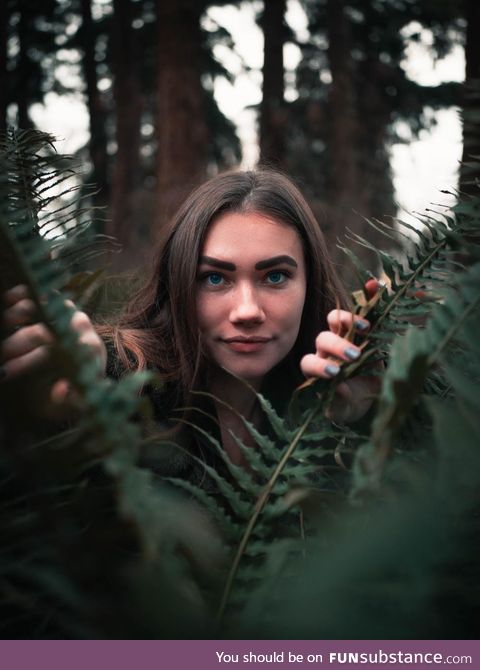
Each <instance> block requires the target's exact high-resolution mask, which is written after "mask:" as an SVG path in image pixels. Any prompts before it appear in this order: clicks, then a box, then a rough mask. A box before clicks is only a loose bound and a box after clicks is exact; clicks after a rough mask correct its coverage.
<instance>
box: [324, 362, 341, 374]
mask: <svg viewBox="0 0 480 670" xmlns="http://www.w3.org/2000/svg"><path fill="white" fill-rule="evenodd" d="M325 372H326V373H327V375H328V376H329V377H335V375H338V373H339V372H340V368H339V367H338V365H334V364H333V363H329V364H328V365H326V366H325Z"/></svg>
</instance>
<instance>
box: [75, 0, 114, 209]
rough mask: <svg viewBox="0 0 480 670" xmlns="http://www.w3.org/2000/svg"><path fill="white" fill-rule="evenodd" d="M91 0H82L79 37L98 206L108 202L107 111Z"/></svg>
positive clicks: (93, 179) (93, 178)
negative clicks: (99, 84) (103, 98)
mask: <svg viewBox="0 0 480 670" xmlns="http://www.w3.org/2000/svg"><path fill="white" fill-rule="evenodd" d="M91 5H92V2H91V0H81V13H82V26H81V28H80V31H79V39H80V42H81V45H82V51H83V72H84V77H85V83H86V89H87V109H88V114H89V124H90V143H89V151H90V159H91V161H92V165H93V172H92V179H91V180H92V182H93V183H94V184H95V185H96V186H97V187H98V189H100V191H99V193H98V195H97V196H95V205H97V206H105V205H106V204H107V203H108V199H109V198H108V190H109V184H108V176H107V137H106V132H105V122H106V110H105V108H104V103H103V100H102V95H101V94H100V91H99V90H98V85H97V79H98V78H97V66H96V62H95V31H94V26H93V21H92V6H91Z"/></svg>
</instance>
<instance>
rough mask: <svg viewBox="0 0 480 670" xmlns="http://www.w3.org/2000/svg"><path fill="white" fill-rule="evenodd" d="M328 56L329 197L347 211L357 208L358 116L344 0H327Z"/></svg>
mask: <svg viewBox="0 0 480 670" xmlns="http://www.w3.org/2000/svg"><path fill="white" fill-rule="evenodd" d="M327 22H328V26H327V28H328V43H329V46H328V59H329V64H330V72H331V75H332V84H331V87H330V95H329V116H330V147H329V149H330V150H329V157H330V160H329V174H330V179H329V181H330V185H329V199H330V200H332V201H333V202H335V204H336V206H339V207H341V208H343V209H345V210H346V212H347V213H348V212H349V211H350V210H351V208H352V207H353V206H357V207H358V201H357V199H358V191H359V176H358V167H357V143H358V118H357V111H356V96H355V83H354V73H353V67H352V60H351V58H352V57H351V39H350V27H349V24H348V19H347V17H346V15H345V3H344V1H343V0H328V2H327Z"/></svg>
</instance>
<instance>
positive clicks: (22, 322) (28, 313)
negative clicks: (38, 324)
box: [3, 298, 37, 328]
mask: <svg viewBox="0 0 480 670" xmlns="http://www.w3.org/2000/svg"><path fill="white" fill-rule="evenodd" d="M36 311H37V310H36V306H35V303H34V302H33V300H30V299H29V298H23V299H22V300H19V301H18V302H16V303H15V304H14V305H12V306H11V307H8V308H7V309H6V310H5V311H4V312H3V325H4V326H5V327H6V328H18V327H19V326H26V325H28V324H30V323H32V322H33V320H34V319H35V314H36Z"/></svg>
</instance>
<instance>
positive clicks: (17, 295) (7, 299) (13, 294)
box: [2, 284, 30, 305]
mask: <svg viewBox="0 0 480 670" xmlns="http://www.w3.org/2000/svg"><path fill="white" fill-rule="evenodd" d="M29 297H30V294H29V292H28V288H27V287H26V286H25V284H18V286H14V287H13V288H11V289H9V290H8V291H5V293H4V294H3V295H2V300H3V302H4V304H5V305H14V304H15V303H16V302H18V301H19V300H23V299H24V298H29Z"/></svg>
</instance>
